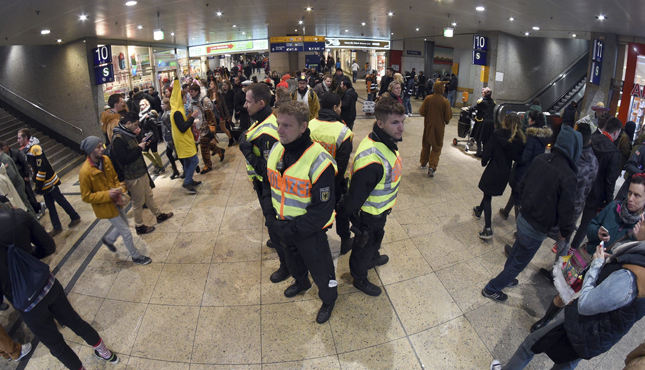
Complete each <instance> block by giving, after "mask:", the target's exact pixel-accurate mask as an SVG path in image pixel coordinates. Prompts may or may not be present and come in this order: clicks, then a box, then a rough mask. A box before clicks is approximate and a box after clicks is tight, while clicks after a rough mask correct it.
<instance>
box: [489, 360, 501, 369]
mask: <svg viewBox="0 0 645 370" xmlns="http://www.w3.org/2000/svg"><path fill="white" fill-rule="evenodd" d="M490 370H502V364H501V363H500V362H499V361H498V360H493V362H491V363H490Z"/></svg>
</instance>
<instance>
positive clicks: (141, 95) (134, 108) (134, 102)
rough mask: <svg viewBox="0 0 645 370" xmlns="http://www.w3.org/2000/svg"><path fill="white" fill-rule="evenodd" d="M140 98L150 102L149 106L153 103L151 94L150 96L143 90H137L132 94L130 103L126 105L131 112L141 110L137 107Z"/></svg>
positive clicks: (137, 112)
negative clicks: (128, 105)
mask: <svg viewBox="0 0 645 370" xmlns="http://www.w3.org/2000/svg"><path fill="white" fill-rule="evenodd" d="M141 99H146V100H148V103H150V106H151V107H152V106H154V104H155V99H154V98H153V97H152V96H150V94H148V93H147V92H145V91H139V92H137V93H136V94H134V95H132V99H131V101H132V105H131V106H130V107H128V108H130V111H131V112H134V113H136V114H139V111H141V108H139V102H140V101H141ZM159 111H161V109H159Z"/></svg>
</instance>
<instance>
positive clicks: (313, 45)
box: [272, 41, 325, 51]
mask: <svg viewBox="0 0 645 370" xmlns="http://www.w3.org/2000/svg"><path fill="white" fill-rule="evenodd" d="M272 45H273V44H272ZM304 49H305V50H304V51H324V50H325V42H324V41H323V42H305V47H304Z"/></svg>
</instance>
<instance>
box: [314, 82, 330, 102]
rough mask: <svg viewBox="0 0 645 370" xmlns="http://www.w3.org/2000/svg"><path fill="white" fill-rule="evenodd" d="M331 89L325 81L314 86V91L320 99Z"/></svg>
mask: <svg viewBox="0 0 645 370" xmlns="http://www.w3.org/2000/svg"><path fill="white" fill-rule="evenodd" d="M330 91H331V90H330V89H328V88H327V85H325V81H322V82H319V83H317V84H316V86H314V92H315V93H316V95H318V99H319V100H320V98H322V96H323V94H325V93H328V92H330Z"/></svg>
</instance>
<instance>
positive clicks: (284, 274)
mask: <svg viewBox="0 0 645 370" xmlns="http://www.w3.org/2000/svg"><path fill="white" fill-rule="evenodd" d="M289 275H291V274H290V273H289V270H287V267H286V266H283V265H280V268H279V269H277V270H276V272H274V273H273V274H271V277H269V280H271V282H272V283H274V284H275V283H279V282H281V281H285V280H287V278H288V277H289Z"/></svg>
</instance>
